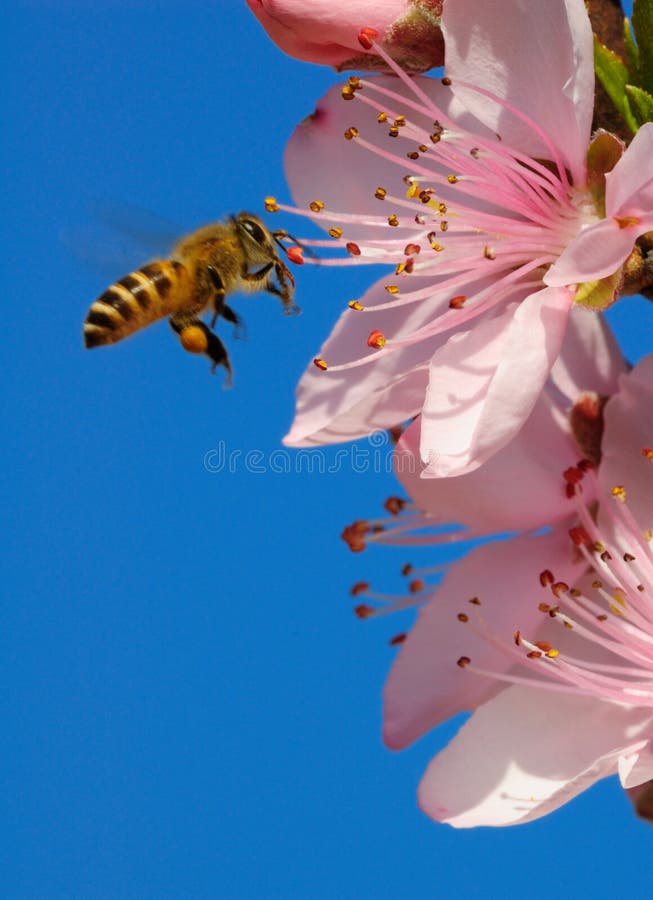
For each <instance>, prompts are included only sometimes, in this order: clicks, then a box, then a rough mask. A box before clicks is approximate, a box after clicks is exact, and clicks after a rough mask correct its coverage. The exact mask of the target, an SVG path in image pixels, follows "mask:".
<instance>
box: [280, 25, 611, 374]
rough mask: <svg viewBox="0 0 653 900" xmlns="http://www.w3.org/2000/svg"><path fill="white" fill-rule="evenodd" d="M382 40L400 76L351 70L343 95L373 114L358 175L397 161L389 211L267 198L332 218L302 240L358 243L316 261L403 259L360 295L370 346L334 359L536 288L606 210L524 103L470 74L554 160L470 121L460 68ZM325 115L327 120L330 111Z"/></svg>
mask: <svg viewBox="0 0 653 900" xmlns="http://www.w3.org/2000/svg"><path fill="white" fill-rule="evenodd" d="M368 32H369V30H363V37H362V39H364V40H365V41H366V42H368V43H369V41H370V40H372V41H373V38H371V37H370V36H369V33H368ZM373 47H374V49H375V52H377V53H378V54H379V55H380V56H381V57H382V58H384V59H385V61H386V63H387V65H388V66H389V67H390V69H391V70H392V71H393V72H394V73H395V75H396V76H397V79H398V80H397V79H391V78H387V77H386V78H377V79H374V78H367V79H363V78H358V77H352V78H350V79H349V80H348V82H347V84H346V85H345V87H344V88H343V90H342V96H343V98H344V100H345V101H348V102H352V104H353V106H356V105H357V104H358V105H362V111H363V110H366V114H365V115H362V116H361V119H360V121H355V120H356V116H355V115H353V116H352V119H353V120H354V122H353V123H352V124H351V125H350V126H349V127H348V128H347V129H346V130H345V132H344V135H343V136H344V139H345V140H347V141H349V142H351V143H353V144H356V145H357V146H358V147H359V148H364V149H365V150H366V151H367V152H368V153H369V154H370V159H369V165H367V166H365V167H364V168H365V171H362V172H356V173H355V174H353V175H352V176H351V177H355V178H356V179H357V181H358V182H359V183H360V181H361V179H365V178H373V177H374V175H373V173H374V159H375V158H376V159H378V160H379V161H380V162H381V163H382V164H383V171H384V172H385V173H386V174H387V171H388V166H387V164H388V163H390V164H391V166H395V167H396V171H397V177H396V179H393V180H392V183H390V182H387V183H383V184H373V183H371V184H370V196H373V197H374V198H375V200H376V202H378V204H379V213H378V214H370V213H368V212H365V213H363V212H359V213H357V212H356V211H355V210H347V211H345V210H334V209H330V208H329V207H328V205H327V204H326V203H325V202H324V201H323V200H321V199H314V200H312V201H311V202H310V203H309V206H308V209H306V210H300V209H297V208H294V207H289V206H286V205H284V204H279V203H277V201H276V200H274V198H268V199H267V201H266V207H267V209H268V210H269V211H276V210H277V209H281V210H285V211H287V212H292V213H295V214H299V215H305V216H308V217H310V218H312V219H314V220H316V221H318V220H319V221H321V222H322V223H323V224H324V226H325V228H326V230H327V231H328V233H329V236H330V240H307V241H305V242H302V243H305V244H306V246H307V247H326V246H333V245H334V243H335V245H336V246H339V247H340V248H341V249H343V250H344V251H345V252H346V253H347V254H348V255H347V256H346V257H344V258H343V257H339V258H331V259H314V260H310V259H307V260H306V262H307V263H310V262H314V263H318V264H320V265H347V264H355V265H361V264H365V263H388V264H391V265H392V266H394V276H390V277H389V278H388V279H387V281H386V283H385V285H384V287H385V291H386V293H387V298H386V299H385V300H381V301H380V302H375V303H374V304H373V305H370V306H365V305H364V304H363V303H361V302H360V301H358V300H356V301H352V302H350V303H349V309H350V310H352V315H361V314H363V315H365V314H367V315H369V316H370V335H376V336H377V339H376V340H369V339H368V340H367V341H366V344H365V345H364V346H361V348H360V350H361V354H360V356H359V357H357V358H355V359H352V360H350V361H346V362H344V363H342V364H340V365H336V366H331V365H329V364H328V360H324V359H317V360H316V361H315V365H316V366H317V367H318V368H319V369H321V370H323V371H327V370H328V371H337V370H342V369H347V368H352V367H356V366H359V365H365V364H367V363H368V362H370V361H372V360H374V359H376V358H377V356H378V354H379V353H384V354H387V353H392V352H395V351H397V350H401V349H403V348H406V347H408V346H411V345H413V344H416V343H418V342H421V341H429V342H433V341H434V340H435V339H436V338H437V337H439V336H440V335H441V334H443V333H444V332H447V331H449V330H450V329H454V328H456V329H458V328H460V327H461V326H462V325H465V323H467V322H469V321H470V320H472V319H474V318H476V317H478V316H481V315H484V314H488V313H491V311H493V310H495V309H496V308H497V307H499V306H503V305H506V304H509V303H512V302H519V301H521V300H523V299H525V298H526V297H527V296H528V295H529V294H531V293H533V292H534V291H535V290H538V289H540V288H541V287H542V286H543V283H542V277H543V275H544V273H545V272H546V270H547V269H548V268H549V267H550V266H551V265H552V264H553V263H554V262H555V261H556V260H557V259H558V257H559V256H560V254H561V252H562V250H563V249H564V248H565V247H566V246H567V244H568V243H569V241H570V240H571V239H572V238H573V237H574V236H575V235H576V234H578V232H579V231H580V230H581V229H582V228H584V227H586V226H587V225H589V224H590V223H591V222H593V221H595V220H596V210H595V208H594V204H593V202H592V199H591V197H590V194H589V192H588V191H587V190H585V189H581V188H579V187H578V186H572V184H571V183H570V178H569V174H568V172H567V171H566V170H565V167H564V165H563V164H562V161H561V160H560V158H559V154H558V152H557V150H556V148H555V146H554V144H553V142H552V141H550V140H549V139H548V137H547V135H546V134H544V133H543V132H542V130H541V129H540V127H539V126H538V125H537V124H536V123H535V122H534V121H533V120H531V119H530V118H529V117H528V116H527V115H526V114H525V113H523V112H522V111H520V110H518V109H516V108H515V107H514V106H511V105H510V104H508V103H507V102H505V101H504V100H502V99H501V98H499V97H496V96H494V95H492V94H490V93H489V92H488V91H486V90H485V89H483V88H481V87H478V86H473V85H469V84H464V85H462V86H463V87H464V88H465V89H466V90H471V91H474V92H476V93H477V94H480V95H481V96H483V97H487V99H488V102H489V103H493V104H496V105H498V106H500V107H501V108H502V110H503V111H505V112H507V113H509V114H510V115H511V116H513V117H515V118H516V119H518V120H519V121H520V123H521V124H525V125H526V126H527V127H528V128H529V129H530V130H531V131H532V132H533V134H534V135H535V136H536V137H537V138H538V141H539V142H540V144H544V146H545V147H546V148H547V152H548V154H549V157H550V159H549V160H536V159H533V158H531V157H529V156H528V155H527V154H525V153H524V152H522V151H520V150H519V149H518V148H516V147H511V146H510V145H509V144H508V143H507V141H504V140H502V138H501V135H498V134H494V133H492V132H491V131H490V130H489V129H488V128H486V127H485V126H484V125H482V124H481V123H477V124H476V125H473V124H471V125H465V126H464V127H463V125H461V123H460V121H458V120H457V119H456V118H452V117H451V116H450V115H449V114H448V112H447V110H448V109H449V108H450V104H451V99H452V98H451V86H452V85H451V80H450V79H449V78H443V79H442V80H441V82H440V84H438V83H437V82H435V81H433V80H429V79H424V78H421V79H414V78H411V77H409V76H408V75H407V74H406V73H405V72H403V70H402V69H401V68H400V67H399V66H397V64H396V63H395V62H394V61H393V60H392V59H391V58H390V57H387V54H385V53H384V51H383V48H382V47H380V46H378V45H377V44H376V43H374V41H373ZM427 85H428V87H427ZM399 88H402V90H400V89H399ZM370 110H371V111H372V113H373V115H372V116H371V115H370V114H369V112H370ZM318 119H319V117H318ZM465 121H466V122H467V121H468V120H465ZM314 127H315V128H316V129H318V130H319V127H320V126H319V122H318V124H316V125H315V126H314ZM359 160H360V156H359ZM352 171H353V170H352ZM343 177H348V176H347V173H345V174H344V175H343ZM361 235H363V236H364V239H363V237H361ZM415 304H422V305H424V306H425V307H426V310H425V312H426V314H425V315H421V316H420V317H419V319H420V324H419V326H418V327H415V326H414V325H413V326H411V324H409V323H410V322H411V321H412V319H411V316H410V315H409V314H410V313H411V309H413V308H414V307H415ZM402 308H403V309H405V310H406V316H405V317H404V319H403V322H404V325H400V326H399V327H398V328H397V329H396V330H395V332H394V333H393V334H386V333H384V332H383V331H381V330H380V329H379V328H378V326H376V327H375V322H374V317H375V315H376V314H378V313H379V312H381V311H383V310H386V309H392V310H397V309H402ZM413 318H414V317H413Z"/></svg>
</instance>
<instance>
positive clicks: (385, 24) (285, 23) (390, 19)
mask: <svg viewBox="0 0 653 900" xmlns="http://www.w3.org/2000/svg"><path fill="white" fill-rule="evenodd" d="M247 3H248V5H249V8H250V9H251V10H252V12H253V13H254V15H255V16H256V18H257V19H258V20H259V22H260V23H261V25H263V27H264V28H265V30H266V31H267V32H268V34H269V35H270V37H271V38H272V40H273V41H275V43H277V44H278V45H279V47H281V49H282V50H283V51H284V52H285V53H288V54H289V55H290V56H295V57H297V58H298V59H303V60H306V61H307V62H313V63H323V64H325V65H329V66H335V68H336V69H338V70H342V69H366V70H378V69H385V68H386V64H385V63H384V62H383V60H381V59H380V58H379V57H378V56H377V55H376V54H374V53H371V52H369V51H365V50H364V49H363V47H362V46H361V44H360V42H359V40H358V32H359V30H360V28H361V25H365V26H367V27H368V28H371V29H373V30H374V31H375V32H376V33H377V34H378V35H379V38H378V39H379V41H380V42H381V43H382V44H383V47H384V49H385V50H386V51H387V52H388V53H389V54H390V55H391V56H392V57H393V59H395V60H396V61H397V62H398V63H399V64H400V65H401V66H403V68H404V69H406V70H407V71H411V72H424V71H426V70H427V69H430V68H433V67H434V66H440V65H442V60H443V41H442V33H441V31H440V28H439V24H440V14H441V12H442V0H413V2H409V0H356V2H353V0H352V2H346V3H345V2H342V0H340V2H338V0H247Z"/></svg>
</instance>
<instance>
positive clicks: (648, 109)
mask: <svg viewBox="0 0 653 900" xmlns="http://www.w3.org/2000/svg"><path fill="white" fill-rule="evenodd" d="M626 95H627V96H628V100H629V101H630V108H631V110H632V112H633V114H634V116H635V118H636V119H637V124H638V126H640V125H643V124H644V122H653V97H652V96H651V95H650V94H649V92H648V91H643V90H642V89H641V88H638V87H635V86H634V85H633V84H627V85H626Z"/></svg>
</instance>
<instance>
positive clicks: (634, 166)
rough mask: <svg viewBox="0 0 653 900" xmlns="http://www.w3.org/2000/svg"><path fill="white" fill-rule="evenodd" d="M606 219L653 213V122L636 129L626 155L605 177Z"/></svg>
mask: <svg viewBox="0 0 653 900" xmlns="http://www.w3.org/2000/svg"><path fill="white" fill-rule="evenodd" d="M605 206H606V212H607V215H608V216H638V215H644V216H649V217H650V215H651V209H653V122H647V123H646V124H645V125H642V127H641V128H640V129H639V131H638V132H637V134H636V135H635V137H634V138H633V140H632V142H631V144H630V145H629V146H628V148H627V149H626V152H625V153H624V155H623V156H622V157H621V159H620V160H619V162H618V163H617V165H616V166H615V167H614V169H613V170H612V171H611V172H609V173H608V174H607V176H606V191H605Z"/></svg>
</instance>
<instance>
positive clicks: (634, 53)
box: [624, 19, 639, 84]
mask: <svg viewBox="0 0 653 900" xmlns="http://www.w3.org/2000/svg"><path fill="white" fill-rule="evenodd" d="M624 43H625V45H626V56H627V57H628V71H629V72H630V78H629V79H628V81H629V82H630V83H631V84H639V50H638V49H637V44H636V43H635V38H634V36H633V29H632V25H631V24H630V19H624Z"/></svg>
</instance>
